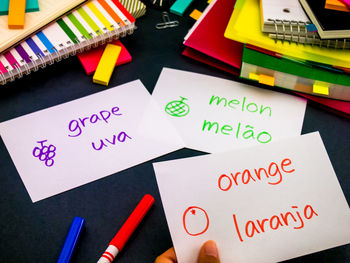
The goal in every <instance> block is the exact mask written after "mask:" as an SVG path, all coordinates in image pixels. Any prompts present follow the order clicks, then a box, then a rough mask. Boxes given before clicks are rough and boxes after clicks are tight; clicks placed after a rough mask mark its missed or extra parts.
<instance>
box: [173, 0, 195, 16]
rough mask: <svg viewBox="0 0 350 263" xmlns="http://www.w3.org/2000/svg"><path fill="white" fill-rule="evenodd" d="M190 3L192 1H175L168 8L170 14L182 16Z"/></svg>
mask: <svg viewBox="0 0 350 263" xmlns="http://www.w3.org/2000/svg"><path fill="white" fill-rule="evenodd" d="M191 3H192V0H176V2H175V3H174V4H173V5H172V6H171V7H170V12H171V13H174V14H176V15H179V16H182V15H183V13H184V12H185V11H186V9H187V8H188V7H189V5H190V4H191Z"/></svg>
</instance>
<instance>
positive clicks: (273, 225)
mask: <svg viewBox="0 0 350 263" xmlns="http://www.w3.org/2000/svg"><path fill="white" fill-rule="evenodd" d="M292 208H293V209H298V206H292ZM302 216H303V217H304V219H308V220H310V219H311V218H312V217H313V216H318V214H317V213H316V212H315V210H314V209H313V208H312V206H311V205H306V206H305V207H304V213H302V214H300V213H299V211H298V210H292V211H288V212H286V213H280V214H279V215H273V216H271V217H270V218H263V219H261V220H259V219H257V220H254V221H253V220H249V221H247V222H246V223H245V231H244V232H241V230H240V227H239V224H238V219H237V216H236V215H235V214H233V221H234V223H235V228H236V232H237V235H238V238H239V240H240V241H241V242H243V241H244V239H243V238H242V234H241V233H244V234H245V235H246V237H249V238H252V237H254V235H256V234H261V233H265V232H266V231H268V230H269V229H271V230H278V229H279V228H280V227H293V229H302V228H304V226H305V223H304V220H303V217H302Z"/></svg>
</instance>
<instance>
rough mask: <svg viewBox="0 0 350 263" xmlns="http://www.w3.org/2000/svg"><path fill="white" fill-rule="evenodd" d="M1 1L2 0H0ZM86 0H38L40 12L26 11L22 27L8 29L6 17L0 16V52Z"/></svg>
mask: <svg viewBox="0 0 350 263" xmlns="http://www.w3.org/2000/svg"><path fill="white" fill-rule="evenodd" d="M0 1H1V2H2V1H3V0H0ZM84 1H86V0H39V7H40V12H35V13H27V14H26V16H25V25H24V29H21V30H18V29H17V30H13V29H12V30H9V29H8V26H7V22H8V17H7V16H0V52H4V51H6V50H7V49H9V48H11V47H12V46H13V45H16V43H18V42H20V41H22V40H23V39H25V38H26V37H28V36H30V35H31V34H33V33H35V32H36V31H37V30H40V28H42V27H43V26H45V25H47V24H48V23H51V22H52V21H54V20H55V19H57V18H59V17H60V16H62V15H64V14H65V13H66V12H69V11H70V10H72V9H73V8H75V7H77V6H78V5H80V4H82V3H83V2H84Z"/></svg>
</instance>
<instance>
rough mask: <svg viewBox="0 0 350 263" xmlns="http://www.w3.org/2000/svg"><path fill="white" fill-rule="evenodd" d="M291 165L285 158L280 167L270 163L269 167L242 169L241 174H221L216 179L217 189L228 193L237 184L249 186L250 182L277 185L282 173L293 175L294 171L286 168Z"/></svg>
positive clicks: (280, 180)
mask: <svg viewBox="0 0 350 263" xmlns="http://www.w3.org/2000/svg"><path fill="white" fill-rule="evenodd" d="M291 164H292V161H291V160H290V159H288V158H285V159H283V160H282V161H281V164H280V166H278V164H277V163H275V162H271V163H270V164H269V166H268V167H267V168H266V169H265V168H258V169H254V171H250V170H249V169H244V170H243V171H242V172H234V173H230V176H228V175H227V174H222V175H221V176H220V177H219V179H218V186H219V189H220V190H222V191H228V190H230V189H231V188H233V187H234V186H237V187H238V185H239V184H249V183H250V182H256V181H261V180H264V179H266V180H267V181H268V184H271V185H277V184H279V183H281V182H282V177H283V173H282V172H284V173H286V174H289V173H293V172H294V171H295V169H291V168H289V170H288V168H287V167H288V166H289V165H291Z"/></svg>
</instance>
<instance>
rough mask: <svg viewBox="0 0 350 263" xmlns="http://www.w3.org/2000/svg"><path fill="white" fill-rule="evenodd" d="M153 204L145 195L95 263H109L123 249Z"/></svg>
mask: <svg viewBox="0 0 350 263" xmlns="http://www.w3.org/2000/svg"><path fill="white" fill-rule="evenodd" d="M153 203H154V198H153V197H152V196H151V195H148V194H147V195H145V196H144V197H143V198H142V200H141V201H140V203H139V204H138V205H137V206H136V208H135V210H134V211H133V212H132V213H131V215H130V216H129V218H128V219H127V220H126V221H125V223H124V225H123V226H122V228H121V229H120V230H119V231H118V233H117V234H116V235H115V237H114V238H113V239H112V241H111V242H110V243H109V245H108V247H107V249H106V251H105V252H104V253H103V255H102V256H101V258H100V259H99V260H98V261H97V263H111V262H112V261H113V260H114V258H115V257H116V256H117V254H118V253H119V252H120V251H121V250H122V249H123V247H124V245H125V243H126V241H128V239H129V237H130V236H131V234H132V233H133V232H134V230H135V229H136V227H137V226H138V225H139V224H140V222H141V220H142V219H143V218H144V216H145V215H146V214H147V212H148V210H149V209H150V208H151V206H152V205H153Z"/></svg>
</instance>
